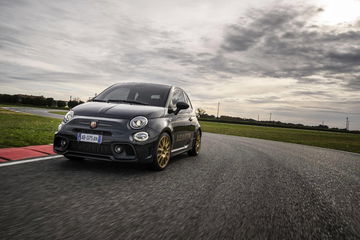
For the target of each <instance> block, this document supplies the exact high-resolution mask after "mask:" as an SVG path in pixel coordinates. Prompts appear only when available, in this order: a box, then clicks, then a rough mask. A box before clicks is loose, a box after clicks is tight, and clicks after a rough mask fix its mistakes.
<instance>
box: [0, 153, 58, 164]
mask: <svg viewBox="0 0 360 240" xmlns="http://www.w3.org/2000/svg"><path fill="white" fill-rule="evenodd" d="M61 157H63V156H62V155H55V156H49V157H41V158H34V159H28V160H19V161H13V162H5V163H1V164H0V167H6V166H10V165H17V164H22V163H30V162H37V161H44V160H49V159H54V158H61Z"/></svg>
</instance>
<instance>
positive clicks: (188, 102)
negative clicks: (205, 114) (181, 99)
mask: <svg viewBox="0 0 360 240" xmlns="http://www.w3.org/2000/svg"><path fill="white" fill-rule="evenodd" d="M184 95H185V101H186V103H187V104H189V108H190V109H192V108H193V107H192V104H191V102H190V98H189V96H188V95H187V94H186V93H185V92H184Z"/></svg>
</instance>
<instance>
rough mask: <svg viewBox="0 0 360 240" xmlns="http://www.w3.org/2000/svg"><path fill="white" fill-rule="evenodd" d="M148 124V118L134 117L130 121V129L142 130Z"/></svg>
mask: <svg viewBox="0 0 360 240" xmlns="http://www.w3.org/2000/svg"><path fill="white" fill-rule="evenodd" d="M147 124H148V119H147V118H146V117H142V116H138V117H134V118H133V119H131V121H130V127H131V128H132V129H141V128H143V127H145V126H146V125H147Z"/></svg>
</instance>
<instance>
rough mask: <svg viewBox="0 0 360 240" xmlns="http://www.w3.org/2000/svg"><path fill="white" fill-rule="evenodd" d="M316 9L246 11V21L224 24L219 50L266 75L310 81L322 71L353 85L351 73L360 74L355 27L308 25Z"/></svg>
mask: <svg viewBox="0 0 360 240" xmlns="http://www.w3.org/2000/svg"><path fill="white" fill-rule="evenodd" d="M322 11H323V9H319V8H318V7H314V6H302V5H300V6H289V5H280V6H272V7H270V8H269V9H260V10H256V9H255V10H252V11H251V12H250V14H248V16H247V19H249V20H247V21H245V22H244V20H243V19H241V20H240V21H239V22H238V23H237V24H232V25H230V26H228V27H227V29H226V31H225V37H224V42H223V44H222V46H221V47H222V52H221V55H222V56H228V57H227V59H228V61H232V59H238V60H240V61H241V60H242V61H245V60H246V62H248V63H251V64H252V68H251V70H252V71H253V72H256V73H257V74H259V75H262V76H266V77H277V78H294V79H297V80H298V81H299V82H307V81H309V82H312V79H311V78H310V77H311V76H324V75H326V77H327V78H331V79H335V80H336V82H337V83H338V84H340V85H341V86H343V87H347V88H349V89H350V90H353V89H354V88H356V89H358V83H357V82H358V81H360V79H359V80H358V81H357V80H354V74H356V75H358V74H359V73H360V64H359V63H360V47H359V45H358V39H360V28H359V27H358V26H351V27H343V26H339V27H332V28H331V27H326V26H323V27H321V26H317V25H314V24H313V18H314V17H316V16H317V15H318V14H319V13H321V12H322ZM238 67H240V68H241V65H240V64H239V65H238V66H237V65H234V66H233V68H234V69H237V68H238ZM222 70H223V71H228V72H233V71H232V70H230V71H229V70H228V69H226V68H223V69H222ZM244 74H249V71H247V72H244ZM318 81H319V80H318ZM322 83H323V84H327V83H329V81H327V80H325V81H323V82H322Z"/></svg>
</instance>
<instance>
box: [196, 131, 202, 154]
mask: <svg viewBox="0 0 360 240" xmlns="http://www.w3.org/2000/svg"><path fill="white" fill-rule="evenodd" d="M200 146H201V136H200V133H198V134H196V139H195V151H196V152H197V153H198V152H199V151H200Z"/></svg>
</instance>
